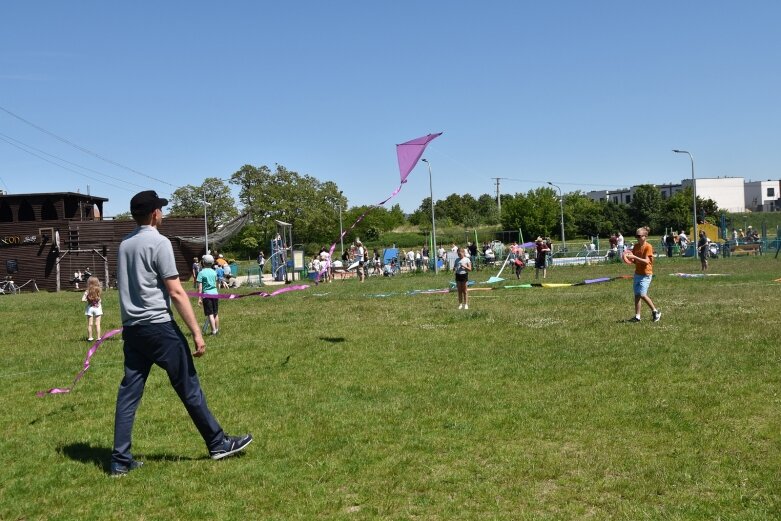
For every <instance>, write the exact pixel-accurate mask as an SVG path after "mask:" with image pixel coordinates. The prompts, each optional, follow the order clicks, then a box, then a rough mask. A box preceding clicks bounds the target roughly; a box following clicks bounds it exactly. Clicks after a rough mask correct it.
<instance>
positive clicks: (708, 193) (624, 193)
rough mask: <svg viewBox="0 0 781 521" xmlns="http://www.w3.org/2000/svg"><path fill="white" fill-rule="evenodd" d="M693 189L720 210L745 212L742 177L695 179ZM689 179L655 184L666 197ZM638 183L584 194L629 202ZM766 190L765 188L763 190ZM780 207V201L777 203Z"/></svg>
mask: <svg viewBox="0 0 781 521" xmlns="http://www.w3.org/2000/svg"><path fill="white" fill-rule="evenodd" d="M695 183H696V184H695V189H696V190H697V197H700V198H701V199H712V200H713V201H714V202H715V203H716V204H717V205H718V207H719V209H720V210H725V211H728V212H745V211H746V199H745V197H747V196H745V197H744V184H746V183H745V182H744V179H743V178H742V177H717V178H705V177H700V178H697V179H695ZM775 183H776V184H775V185H774V187H775V190H774V192H775V194H776V198H777V197H779V195H781V194H779V188H781V186H779V182H775ZM691 184H692V180H691V179H684V180H683V181H681V183H680V184H673V183H666V184H661V185H655V186H656V187H657V188H658V189H659V193H660V194H661V195H662V199H668V198H670V197H672V196H673V195H674V194H676V193H678V192H680V191H681V190H683V189H685V188H686V187H688V186H691ZM637 188H638V185H636V186H632V187H630V188H617V189H615V190H596V191H592V192H588V193H587V194H586V196H588V198H589V199H591V200H592V201H601V202H606V201H611V202H614V203H621V204H631V202H632V199H633V198H634V194H635V190H637ZM765 191H766V192H767V189H766V190H765ZM779 207H781V202H780V203H779Z"/></svg>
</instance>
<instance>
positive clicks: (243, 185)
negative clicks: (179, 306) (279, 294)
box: [169, 165, 718, 256]
mask: <svg viewBox="0 0 781 521" xmlns="http://www.w3.org/2000/svg"><path fill="white" fill-rule="evenodd" d="M230 185H233V186H235V187H236V188H238V204H237V201H236V200H235V199H234V197H233V195H232V191H231V186H230ZM691 204H692V193H691V188H690V187H687V188H685V189H684V190H682V191H680V192H678V193H676V194H674V195H672V196H671V197H669V198H667V199H663V198H662V196H661V193H660V191H659V189H658V188H656V187H655V186H653V185H641V186H639V187H638V188H637V189H636V191H635V193H634V194H633V197H632V200H631V202H630V203H629V204H622V203H614V202H612V201H593V200H591V199H590V198H588V197H587V196H586V195H585V194H584V193H582V192H580V191H575V192H571V193H567V194H564V196H563V210H564V211H563V213H564V231H565V235H566V236H567V237H581V238H584V237H591V236H601V237H606V236H608V235H609V234H610V233H612V232H615V231H621V232H623V233H626V232H631V231H632V230H634V229H635V228H638V227H640V226H649V227H650V228H651V231H652V233H657V234H661V233H663V232H664V231H665V229H667V228H672V229H675V230H681V229H685V228H688V227H689V226H690V224H691V210H692V207H691ZM204 206H206V212H205V213H206V222H207V228H208V230H209V231H210V232H213V231H215V230H217V229H219V228H220V227H221V226H222V225H224V224H225V223H227V222H229V221H230V220H232V219H234V218H235V217H237V216H238V215H239V206H240V207H241V208H242V209H243V210H242V211H244V212H248V213H249V214H250V224H249V225H247V226H246V227H245V228H244V229H243V230H242V231H241V232H240V233H239V234H238V235H237V236H236V237H234V239H233V240H232V241H231V243H230V244H229V245H228V246H227V249H229V250H231V251H234V252H236V253H237V254H242V255H249V256H252V255H253V254H256V253H257V251H258V250H259V249H266V247H267V246H266V245H268V243H269V241H270V240H271V238H272V237H273V236H275V235H276V233H277V224H276V221H282V222H285V223H289V224H292V225H293V236H294V241H295V242H296V244H301V245H302V246H303V247H304V248H305V249H306V251H308V252H309V251H316V250H317V249H319V248H320V247H321V246H323V245H330V243H331V242H332V241H334V240H336V239H338V235H339V229H340V217H341V227H342V228H343V229H345V230H346V229H347V228H348V227H349V226H351V225H352V224H353V223H354V222H355V221H356V220H357V219H358V218H359V217H360V216H361V215H363V214H364V213H366V216H365V218H364V219H363V220H362V221H361V222H360V223H358V224H357V225H356V227H355V228H354V229H353V230H352V231H351V232H350V233H349V235H347V236H345V240H346V241H350V240H352V239H353V238H354V237H360V238H361V239H362V240H365V241H369V242H372V241H378V240H380V238H381V236H382V234H383V233H386V232H389V231H391V230H393V229H395V228H397V227H399V226H403V225H411V226H417V227H418V229H419V230H420V232H421V233H428V232H429V231H430V230H431V198H429V197H426V198H425V199H423V200H422V201H421V203H420V206H419V207H418V208H417V209H416V210H415V211H414V212H412V214H410V215H405V214H404V212H403V211H402V210H401V208H400V207H399V205H393V206H392V207H391V208H385V207H371V206H366V205H363V206H353V207H350V206H349V205H348V201H347V198H346V197H344V195H343V193H342V191H341V190H339V187H338V186H337V185H336V183H334V182H332V181H325V182H322V181H320V180H318V179H316V178H315V177H312V176H310V175H306V174H300V173H298V172H294V171H291V170H288V169H287V168H285V167H284V166H282V165H275V167H274V168H273V169H272V168H270V167H268V166H266V165H262V166H253V165H244V166H242V167H241V168H240V169H239V170H237V171H236V172H234V173H233V175H231V177H230V179H229V180H227V181H226V180H223V179H219V178H216V177H210V178H207V179H205V180H204V181H203V183H202V184H201V185H199V186H195V185H187V186H183V187H180V188H178V189H176V190H175V191H174V192H173V194H172V196H171V206H170V211H169V215H171V216H173V217H183V216H202V215H204ZM561 208H562V207H561V203H560V201H559V195H558V193H557V192H556V191H555V190H553V188H550V187H539V188H535V189H532V190H529V191H528V192H526V193H516V194H503V195H501V214H500V212H499V206H498V204H497V202H496V199H495V198H494V197H492V196H490V195H489V194H483V195H480V196H479V197H477V198H475V197H474V196H473V195H471V194H464V195H459V194H451V195H449V196H447V197H446V198H445V199H441V200H437V201H436V203H435V205H434V214H435V219H436V224H437V226H438V227H446V226H463V227H464V228H476V227H482V226H501V227H502V229H505V230H517V229H521V230H522V231H523V233H524V236H527V237H529V236H532V235H548V236H551V237H554V238H559V235H560V231H559V230H560V222H561V213H562V212H561ZM697 212H698V219H699V220H700V221H711V222H715V221H716V219H717V217H716V214H717V212H718V207H717V205H716V203H715V202H713V201H712V200H710V199H704V200H703V199H701V198H699V197H698V198H697Z"/></svg>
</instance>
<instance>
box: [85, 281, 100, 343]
mask: <svg viewBox="0 0 781 521" xmlns="http://www.w3.org/2000/svg"><path fill="white" fill-rule="evenodd" d="M102 292H103V290H102V288H101V285H100V279H98V278H97V277H95V276H92V277H90V278H89V279H87V291H85V292H84V295H82V296H81V301H82V302H86V303H87V309H86V310H85V311H84V314H85V315H87V341H89V342H92V341H93V340H95V338H96V337H93V336H92V326H93V324H94V325H95V332H96V333H97V335H98V336H97V338H100V317H101V316H102V315H103V306H102V304H101V298H100V297H101V294H102Z"/></svg>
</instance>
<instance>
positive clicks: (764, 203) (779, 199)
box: [745, 179, 781, 212]
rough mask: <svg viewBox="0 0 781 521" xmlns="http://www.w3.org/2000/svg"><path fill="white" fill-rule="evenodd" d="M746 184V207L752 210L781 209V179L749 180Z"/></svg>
mask: <svg viewBox="0 0 781 521" xmlns="http://www.w3.org/2000/svg"><path fill="white" fill-rule="evenodd" d="M745 186H746V189H745V205H746V209H748V210H751V211H752V212H772V211H779V210H781V181H771V180H770V179H768V180H767V181H747V182H746V185H745Z"/></svg>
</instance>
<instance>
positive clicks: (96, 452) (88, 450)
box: [57, 443, 210, 474]
mask: <svg viewBox="0 0 781 521" xmlns="http://www.w3.org/2000/svg"><path fill="white" fill-rule="evenodd" d="M57 452H58V453H60V454H62V455H63V456H65V457H67V458H70V459H72V460H73V461H78V462H80V463H86V464H91V465H95V466H96V467H100V468H101V469H102V470H103V472H105V473H106V474H108V473H109V472H110V470H111V448H109V447H100V446H93V445H91V444H89V443H69V444H68V445H63V446H60V447H58V448H57ZM138 459H140V460H142V461H173V462H176V461H198V460H203V459H210V458H209V455H208V454H205V455H204V456H202V457H199V458H193V457H190V456H179V455H172V454H145V455H143V456H141V457H139V458H138Z"/></svg>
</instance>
